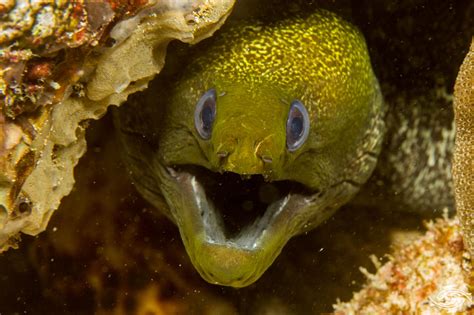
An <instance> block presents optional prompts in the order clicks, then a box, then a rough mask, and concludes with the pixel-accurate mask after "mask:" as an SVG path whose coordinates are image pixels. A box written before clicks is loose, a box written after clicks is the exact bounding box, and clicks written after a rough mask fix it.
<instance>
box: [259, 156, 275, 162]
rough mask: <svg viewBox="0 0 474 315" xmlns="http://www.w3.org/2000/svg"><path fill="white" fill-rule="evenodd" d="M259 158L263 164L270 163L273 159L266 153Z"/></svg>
mask: <svg viewBox="0 0 474 315" xmlns="http://www.w3.org/2000/svg"><path fill="white" fill-rule="evenodd" d="M261 159H262V161H263V162H264V163H265V164H271V163H272V162H273V159H272V158H271V157H270V156H268V155H264V156H262V157H261Z"/></svg>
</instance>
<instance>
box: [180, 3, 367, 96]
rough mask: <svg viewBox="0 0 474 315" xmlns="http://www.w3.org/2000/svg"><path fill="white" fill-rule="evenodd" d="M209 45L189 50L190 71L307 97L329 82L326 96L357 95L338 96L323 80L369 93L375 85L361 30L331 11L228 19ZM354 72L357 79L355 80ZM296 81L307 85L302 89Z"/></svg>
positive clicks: (348, 88)
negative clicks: (276, 18) (237, 20)
mask: <svg viewBox="0 0 474 315" xmlns="http://www.w3.org/2000/svg"><path fill="white" fill-rule="evenodd" d="M203 44H204V47H205V45H206V43H203ZM210 45H211V48H210V49H207V50H206V48H204V49H203V48H202V46H200V47H199V48H198V49H195V51H194V53H191V55H190V59H192V60H193V61H192V64H191V67H190V69H189V70H188V71H189V72H190V73H195V74H196V75H198V76H200V77H201V78H202V77H205V76H209V77H216V76H219V77H222V78H225V79H226V80H229V81H233V82H246V83H256V84H260V83H271V84H274V85H276V86H279V87H282V88H283V89H285V90H288V89H291V88H293V89H294V90H293V91H288V92H290V93H291V92H293V93H292V94H301V93H303V95H307V94H309V95H307V97H311V96H312V95H311V91H312V90H316V89H319V88H320V87H326V89H323V90H320V93H321V95H323V96H328V98H330V97H336V96H337V97H338V98H341V97H343V98H345V99H347V100H351V99H353V96H354V95H340V94H338V92H339V91H338V89H334V86H333V85H331V84H323V82H321V81H322V80H324V81H327V82H330V81H338V82H339V85H341V86H342V85H345V86H346V91H358V92H360V93H365V92H367V91H372V89H373V84H372V77H373V74H372V68H371V65H370V61H369V56H368V54H367V48H366V45H365V41H364V39H363V36H362V34H361V33H360V32H359V31H358V30H357V29H356V28H355V27H354V26H352V25H350V24H349V23H347V22H346V21H344V20H342V19H341V18H340V17H338V16H337V15H335V14H333V13H331V12H328V11H324V10H319V11H317V12H315V13H313V14H311V15H309V16H307V17H302V16H292V17H291V18H288V19H283V20H280V21H276V22H271V23H264V22H262V21H250V22H249V21H246V22H245V24H244V25H242V24H241V23H234V24H232V23H230V24H229V25H225V26H224V30H223V31H222V32H220V33H219V34H218V36H216V37H214V38H211V39H210ZM208 48H209V47H208ZM355 70H357V71H355ZM350 76H353V77H354V76H357V77H358V78H359V79H358V80H351V78H350ZM318 82H321V83H318ZM347 85H349V86H347ZM351 85H353V86H351ZM298 86H306V88H305V90H304V91H299V90H298V88H297V87H298ZM329 87H331V89H329Z"/></svg>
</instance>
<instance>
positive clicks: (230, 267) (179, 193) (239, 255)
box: [164, 166, 319, 287]
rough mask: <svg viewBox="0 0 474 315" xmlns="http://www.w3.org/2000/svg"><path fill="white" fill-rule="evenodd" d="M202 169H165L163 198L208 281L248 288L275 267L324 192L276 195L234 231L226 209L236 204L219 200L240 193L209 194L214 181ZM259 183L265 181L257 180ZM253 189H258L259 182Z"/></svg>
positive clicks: (196, 264)
mask: <svg viewBox="0 0 474 315" xmlns="http://www.w3.org/2000/svg"><path fill="white" fill-rule="evenodd" d="M197 169H198V168H196V167H194V166H193V167H191V168H188V167H179V168H170V167H168V168H166V170H167V172H166V173H167V174H168V176H167V177H168V185H167V188H166V189H164V195H165V198H166V199H167V202H168V204H169V205H170V211H171V214H172V216H173V217H174V220H175V222H176V224H177V225H178V227H179V230H180V233H181V236H182V239H183V242H184V245H185V247H186V250H187V252H188V254H189V256H190V258H191V261H192V262H193V264H194V266H195V268H196V269H197V270H198V272H199V273H200V274H201V276H202V277H203V278H204V279H205V280H206V281H208V282H210V283H214V284H219V285H226V286H233V287H243V286H247V285H249V284H251V283H253V282H255V281H256V280H257V279H258V278H259V277H260V276H261V275H262V273H263V272H264V271H265V270H266V269H267V268H268V267H269V266H270V265H271V264H272V262H273V261H274V260H275V258H276V257H277V256H278V254H279V253H280V251H281V249H282V248H283V246H284V245H285V244H286V242H287V241H288V240H289V239H290V238H291V237H292V236H293V235H295V234H297V233H298V232H301V231H302V230H304V228H305V226H304V225H305V223H306V222H307V218H308V214H309V212H310V211H308V208H309V207H310V206H311V205H312V204H314V200H315V198H317V197H318V196H319V193H313V194H311V193H309V191H307V190H306V191H301V190H300V191H298V192H297V191H295V190H291V189H290V190H288V191H286V192H285V193H284V194H280V195H278V196H277V197H278V198H275V196H274V198H273V200H271V202H269V203H268V205H267V207H266V209H263V210H264V211H260V212H258V210H254V211H255V213H254V217H253V218H252V220H248V221H247V222H244V223H243V224H240V226H238V227H237V228H234V229H233V230H231V229H230V228H229V225H231V223H229V220H228V218H227V219H226V216H229V213H228V212H226V211H225V209H223V208H225V207H233V205H232V204H231V203H232V202H222V200H221V201H220V202H219V199H220V198H225V197H228V196H230V195H232V194H233V193H237V194H238V191H229V192H227V194H226V192H225V191H220V192H219V194H220V195H219V196H216V194H215V192H214V195H212V194H213V192H211V191H209V190H210V189H212V187H209V186H210V185H209V184H208V183H206V181H207V180H209V178H207V177H206V175H205V174H204V175H203V174H202V170H200V171H199V170H198V171H196V170H197ZM205 172H209V171H205ZM214 175H215V176H221V175H218V174H214ZM234 175H235V176H237V177H239V175H238V174H234ZM234 175H231V176H234ZM235 176H234V177H235ZM242 181H245V180H244V179H242ZM254 181H257V184H259V183H260V182H259V180H258V179H256V180H254ZM247 184H248V183H247ZM261 184H262V185H265V182H264V181H263V180H262V182H261ZM251 185H254V186H256V184H255V183H251ZM211 186H212V185H211ZM218 186H219V184H217V186H214V187H218ZM300 186H301V185H300ZM242 187H243V189H244V188H245V186H242ZM234 188H235V187H234ZM300 188H301V187H300ZM211 195H212V196H211ZM226 195H227V196H226ZM216 205H219V207H217V206H216ZM260 210H262V209H260ZM242 212H245V211H244V210H242ZM239 216H240V212H239V213H237V214H236V215H235V213H234V217H239Z"/></svg>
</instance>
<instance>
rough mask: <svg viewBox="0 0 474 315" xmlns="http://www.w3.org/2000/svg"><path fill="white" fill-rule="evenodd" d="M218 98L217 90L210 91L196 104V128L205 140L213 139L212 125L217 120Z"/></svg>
mask: <svg viewBox="0 0 474 315" xmlns="http://www.w3.org/2000/svg"><path fill="white" fill-rule="evenodd" d="M216 98H217V96H216V90H215V89H210V90H208V91H207V92H206V93H204V94H203V95H202V96H201V98H200V99H199V101H198V102H197V104H196V111H195V112H194V126H195V127H196V130H197V132H198V133H199V135H200V136H201V138H203V139H204V140H209V139H210V138H211V134H212V125H213V123H214V119H215V118H216Z"/></svg>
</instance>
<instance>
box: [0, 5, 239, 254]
mask: <svg viewBox="0 0 474 315" xmlns="http://www.w3.org/2000/svg"><path fill="white" fill-rule="evenodd" d="M232 4H233V1H231V0H229V1H220V0H219V1H218V0H216V1H212V0H208V1H204V0H203V1H186V0H182V1H157V2H150V3H149V2H146V1H143V2H142V1H135V2H133V1H132V2H126V1H124V2H121V1H109V2H92V1H91V2H86V3H81V2H77V3H76V2H69V1H65V2H61V3H59V4H58V5H53V4H52V3H49V2H33V3H31V4H30V3H29V2H26V1H19V2H18V5H16V6H15V5H14V3H13V2H12V3H10V2H7V3H6V5H2V6H1V7H0V10H1V11H2V13H6V14H4V15H3V16H2V20H5V21H2V24H1V27H2V30H1V33H2V37H0V45H1V46H0V63H1V66H2V71H1V72H0V94H1V95H2V98H1V100H2V101H1V106H2V111H1V113H0V141H1V143H0V174H1V177H0V252H1V251H3V250H5V249H7V248H8V247H10V246H13V245H14V243H15V238H16V237H17V235H18V233H19V232H23V233H27V234H31V235H36V234H38V233H39V232H41V231H43V230H44V229H45V227H46V225H47V223H48V221H49V218H50V217H51V214H52V213H53V212H54V211H55V210H56V209H57V207H58V205H59V202H60V200H61V198H62V197H63V196H64V195H67V194H68V193H69V192H70V190H71V189H72V187H73V184H74V178H73V169H74V166H75V165H76V164H77V162H78V159H79V158H80V157H81V156H82V155H83V153H84V151H85V150H86V143H85V140H84V130H85V129H86V127H87V123H86V120H87V119H98V118H100V117H101V116H102V115H103V114H104V113H105V111H106V109H107V106H109V105H110V104H114V105H120V104H121V103H122V102H123V101H125V100H126V98H127V96H128V95H129V94H130V93H133V92H136V91H139V90H142V89H144V88H146V86H147V83H148V81H149V80H151V79H152V78H153V77H154V75H156V74H157V73H158V72H159V71H160V70H161V68H162V66H163V62H164V57H165V53H166V46H167V44H168V43H169V41H171V40H172V39H178V40H181V41H183V42H187V43H195V42H198V41H199V40H201V39H203V38H205V37H207V36H210V35H211V34H212V32H213V31H214V30H215V29H217V28H218V27H219V26H220V25H221V24H222V23H223V22H224V20H225V18H226V17H227V15H228V14H229V12H230V9H231V7H232ZM64 21H68V22H70V24H64ZM38 56H39V57H38Z"/></svg>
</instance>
